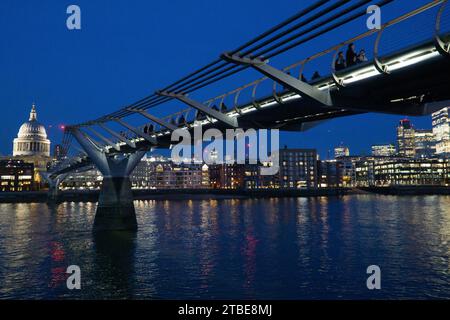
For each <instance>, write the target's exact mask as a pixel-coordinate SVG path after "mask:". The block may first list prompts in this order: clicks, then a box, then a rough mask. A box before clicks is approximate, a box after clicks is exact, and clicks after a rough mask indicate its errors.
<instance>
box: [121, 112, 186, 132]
mask: <svg viewBox="0 0 450 320" xmlns="http://www.w3.org/2000/svg"><path fill="white" fill-rule="evenodd" d="M128 110H129V111H131V112H136V113H139V114H140V115H142V116H144V117H145V118H147V119H149V120H150V121H153V122H155V123H157V124H159V125H161V126H163V127H165V128H167V129H169V130H172V131H173V130H176V129H178V128H177V126H174V125H173V124H171V123H168V122H166V121H164V120H162V119H160V118H158V117H155V116H154V115H152V114H150V113H148V112H146V111H144V110H136V109H128Z"/></svg>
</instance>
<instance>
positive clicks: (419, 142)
mask: <svg viewBox="0 0 450 320" xmlns="http://www.w3.org/2000/svg"><path fill="white" fill-rule="evenodd" d="M414 145H415V153H414V154H415V157H416V158H421V159H424V158H432V157H434V156H435V154H436V142H435V139H434V134H433V130H418V129H416V130H415V133H414Z"/></svg>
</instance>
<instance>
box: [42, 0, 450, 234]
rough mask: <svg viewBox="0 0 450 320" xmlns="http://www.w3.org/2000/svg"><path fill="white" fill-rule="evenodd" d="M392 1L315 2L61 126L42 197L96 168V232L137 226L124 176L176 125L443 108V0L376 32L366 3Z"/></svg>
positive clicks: (447, 100) (165, 142)
mask: <svg viewBox="0 0 450 320" xmlns="http://www.w3.org/2000/svg"><path fill="white" fill-rule="evenodd" d="M400 1H402V0H383V1H370V0H368V1H364V0H363V1H351V0H347V1H346V0H342V1H330V0H322V1H316V2H315V3H313V4H311V5H310V6H309V7H307V8H305V9H304V10H302V11H300V12H298V13H296V14H295V15H294V16H292V17H290V18H289V19H286V20H285V21H283V22H282V23H280V24H279V25H276V26H274V27H273V28H271V29H270V30H268V31H266V32H264V33H263V34H261V35H259V36H258V37H256V38H254V39H252V40H251V41H249V42H247V43H245V44H243V45H241V46H240V47H239V48H236V49H234V50H232V51H226V52H224V53H222V54H220V55H219V56H218V58H217V59H216V60H215V61H213V62H211V63H209V64H207V65H205V66H204V67H202V68H200V69H198V70H196V71H195V72H192V73H190V74H188V75H187V76H185V77H183V78H182V79H180V80H178V81H176V82H174V83H173V84H171V85H169V86H166V87H164V88H163V89H160V90H156V91H155V92H154V93H153V94H151V95H150V96H147V97H145V98H143V99H141V100H139V101H137V102H135V103H132V104H129V105H127V106H124V107H122V108H120V109H119V110H117V111H114V112H112V113H110V114H107V115H104V116H102V117H99V118H98V119H93V120H89V121H86V122H83V123H79V124H74V125H69V126H66V128H65V134H64V137H63V143H62V145H63V151H64V154H65V157H64V159H63V160H62V161H60V162H59V163H57V164H56V165H54V166H53V167H52V168H50V170H49V171H48V172H46V173H42V175H43V176H44V178H45V179H46V180H47V181H48V183H49V186H50V191H49V197H50V198H55V197H57V192H58V187H59V184H60V183H61V182H62V181H63V180H64V178H65V177H66V176H67V175H68V174H70V173H71V172H74V171H78V170H85V169H86V168H91V167H92V166H95V167H96V168H97V169H98V170H99V171H100V172H101V174H102V175H103V185H102V188H101V191H100V196H99V201H98V206H97V212H96V217H95V221H94V231H100V230H136V229H137V222H136V215H135V210H134V205H133V196H132V192H131V182H130V178H129V176H130V174H131V173H132V171H133V169H134V168H135V167H136V165H137V164H138V163H139V161H140V160H141V158H142V157H143V156H144V155H145V154H146V153H148V152H149V151H151V150H154V149H155V148H170V146H171V144H172V143H173V142H172V141H171V135H172V132H173V131H174V130H176V129H183V130H188V131H193V130H194V128H195V127H197V126H202V127H203V128H204V129H208V128H217V129H219V130H221V131H224V130H226V129H228V128H243V129H248V128H254V129H279V130H284V131H299V132H301V131H305V130H308V129H310V128H312V127H315V126H317V125H319V124H320V123H322V122H324V121H327V120H329V119H332V118H337V117H347V116H352V115H357V114H362V113H369V112H374V113H387V114H397V115H408V116H421V115H429V114H431V113H432V112H435V111H437V110H439V109H441V108H443V107H447V106H449V105H450V90H449V89H450V23H449V22H450V15H449V12H450V6H449V5H448V0H436V1H430V2H428V3H426V4H424V5H423V6H421V7H417V8H416V9H414V10H413V11H410V12H407V13H405V14H402V15H399V16H397V17H395V18H394V19H392V20H390V21H388V22H383V23H382V24H381V26H380V28H375V29H368V28H367V27H366V24H365V21H366V19H367V17H368V12H367V7H368V6H370V5H377V6H378V7H379V8H381V9H382V10H383V12H384V10H389V5H391V4H392V3H394V2H395V3H398V2H400ZM358 19H359V20H358ZM355 21H362V22H361V25H362V26H363V27H362V28H361V29H360V30H363V31H364V32H362V33H360V34H355V35H354V36H353V37H351V38H348V39H346V40H345V41H341V42H339V43H334V44H332V45H331V46H330V47H328V48H324V50H323V51H320V52H317V53H315V54H314V55H310V56H305V57H302V59H301V60H300V61H297V62H295V63H293V64H290V65H288V66H286V67H284V68H280V67H277V66H274V64H273V63H272V61H273V60H274V61H275V62H276V61H277V58H278V57H279V56H282V55H288V54H289V53H290V52H294V50H295V49H298V48H302V47H304V46H308V44H309V43H310V42H311V41H313V40H315V39H317V38H319V37H321V36H324V35H327V34H328V33H330V32H332V31H334V30H339V28H340V27H342V26H346V25H348V24H350V23H354V22H355ZM410 28H413V29H414V28H415V29H417V30H415V31H414V32H412V31H410V30H413V29H410ZM402 30H403V31H402ZM404 30H406V31H407V34H405V32H404ZM401 32H403V34H401ZM396 33H399V34H397V35H396ZM399 39H401V40H399ZM339 40H344V39H339ZM336 42H337V41H336ZM350 44H355V45H357V46H358V47H360V48H364V49H365V50H366V51H367V53H368V59H367V60H368V61H363V62H361V63H358V64H355V65H352V66H348V67H346V68H336V61H337V59H338V56H339V54H340V52H345V50H346V48H347V47H348V45H350ZM311 68H312V69H311ZM248 70H253V71H256V72H257V73H259V74H261V75H260V76H259V77H256V80H254V81H251V82H250V83H247V84H245V85H242V86H240V87H238V88H235V89H233V90H230V91H226V92H224V93H222V94H219V95H217V96H214V97H212V98H210V99H208V100H206V101H202V100H201V99H196V98H195V95H196V94H197V93H198V92H203V94H205V90H211V91H213V90H212V88H217V86H218V85H220V83H222V82H224V81H225V80H226V79H227V78H229V77H231V76H233V77H234V78H237V79H238V80H236V81H239V79H240V78H241V77H242V79H244V80H246V78H245V76H244V74H245V71H248ZM306 70H321V72H322V73H323V76H320V74H318V73H317V74H316V76H315V77H314V78H313V79H309V80H308V79H306V75H305V74H306ZM241 75H242V76H241ZM242 82H244V81H242ZM244 83H245V82H244ZM173 102H177V103H178V104H179V105H180V106H184V107H181V108H178V109H181V110H176V111H172V112H167V110H168V109H170V108H164V109H162V110H163V112H164V113H165V114H166V115H164V116H155V114H154V113H152V112H151V111H150V109H153V108H156V107H159V106H163V105H167V104H168V103H173ZM76 143H77V144H76ZM71 153H73V154H71Z"/></svg>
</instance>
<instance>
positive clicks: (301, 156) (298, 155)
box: [278, 149, 318, 189]
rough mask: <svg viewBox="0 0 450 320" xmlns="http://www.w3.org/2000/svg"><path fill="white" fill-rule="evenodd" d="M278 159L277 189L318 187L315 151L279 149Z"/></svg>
mask: <svg viewBox="0 0 450 320" xmlns="http://www.w3.org/2000/svg"><path fill="white" fill-rule="evenodd" d="M279 157H280V160H279V161H280V170H279V173H278V176H279V178H278V184H279V188H281V189H301V188H316V187H317V186H318V181H317V151H316V150H315V149H281V150H280V152H279Z"/></svg>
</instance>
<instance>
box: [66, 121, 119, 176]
mask: <svg viewBox="0 0 450 320" xmlns="http://www.w3.org/2000/svg"><path fill="white" fill-rule="evenodd" d="M70 132H71V133H72V135H73V136H74V137H75V139H76V140H77V141H78V143H79V144H80V146H81V147H82V148H83V149H84V151H85V152H86V153H87V154H88V156H89V157H90V158H91V160H92V162H93V163H94V164H95V165H96V166H97V168H98V169H99V170H100V172H101V173H102V174H103V175H109V174H110V172H109V166H108V161H107V156H106V154H105V153H104V152H103V151H101V150H99V149H98V148H97V147H96V146H95V145H94V144H93V143H92V142H91V141H90V140H89V138H88V136H87V135H86V134H85V133H84V132H82V131H81V130H80V129H78V128H71V129H70Z"/></svg>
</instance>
